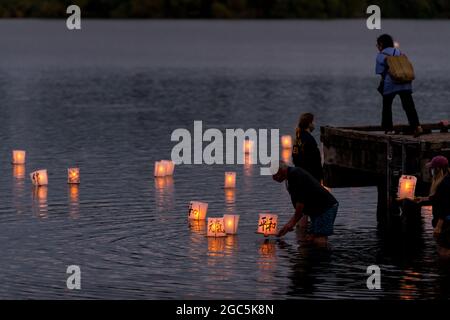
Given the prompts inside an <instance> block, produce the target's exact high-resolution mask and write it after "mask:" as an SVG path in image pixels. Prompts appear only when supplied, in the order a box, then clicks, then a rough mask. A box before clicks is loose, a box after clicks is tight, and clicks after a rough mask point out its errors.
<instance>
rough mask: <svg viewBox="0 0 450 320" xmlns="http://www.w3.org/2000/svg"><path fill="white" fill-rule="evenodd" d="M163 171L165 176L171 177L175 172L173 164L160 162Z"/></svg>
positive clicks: (166, 161) (171, 162) (170, 161)
mask: <svg viewBox="0 0 450 320" xmlns="http://www.w3.org/2000/svg"><path fill="white" fill-rule="evenodd" d="M160 162H161V163H162V164H163V166H164V169H165V175H166V176H173V171H174V170H175V163H174V162H173V161H172V160H161V161H160Z"/></svg>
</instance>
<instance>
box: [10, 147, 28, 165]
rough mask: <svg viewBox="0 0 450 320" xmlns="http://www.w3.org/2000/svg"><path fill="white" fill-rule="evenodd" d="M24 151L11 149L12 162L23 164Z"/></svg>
mask: <svg viewBox="0 0 450 320" xmlns="http://www.w3.org/2000/svg"><path fill="white" fill-rule="evenodd" d="M25 157H26V151H24V150H13V152H12V164H25Z"/></svg>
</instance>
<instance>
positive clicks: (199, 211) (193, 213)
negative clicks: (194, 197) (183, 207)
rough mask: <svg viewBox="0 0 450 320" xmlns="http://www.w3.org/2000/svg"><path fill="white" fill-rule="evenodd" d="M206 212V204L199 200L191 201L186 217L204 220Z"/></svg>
mask: <svg viewBox="0 0 450 320" xmlns="http://www.w3.org/2000/svg"><path fill="white" fill-rule="evenodd" d="M207 212H208V204H207V203H205V202H200V201H191V202H190V203H189V214H188V218H189V219H191V220H205V219H206V213H207Z"/></svg>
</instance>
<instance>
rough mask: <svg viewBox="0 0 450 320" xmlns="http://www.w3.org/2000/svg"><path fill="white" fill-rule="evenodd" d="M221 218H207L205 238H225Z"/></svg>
mask: <svg viewBox="0 0 450 320" xmlns="http://www.w3.org/2000/svg"><path fill="white" fill-rule="evenodd" d="M226 235H227V234H226V232H225V225H224V223H223V218H208V225H207V229H206V236H208V237H226Z"/></svg>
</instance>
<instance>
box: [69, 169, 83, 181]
mask: <svg viewBox="0 0 450 320" xmlns="http://www.w3.org/2000/svg"><path fill="white" fill-rule="evenodd" d="M67 183H68V184H79V183H80V169H79V168H69V169H67Z"/></svg>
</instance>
